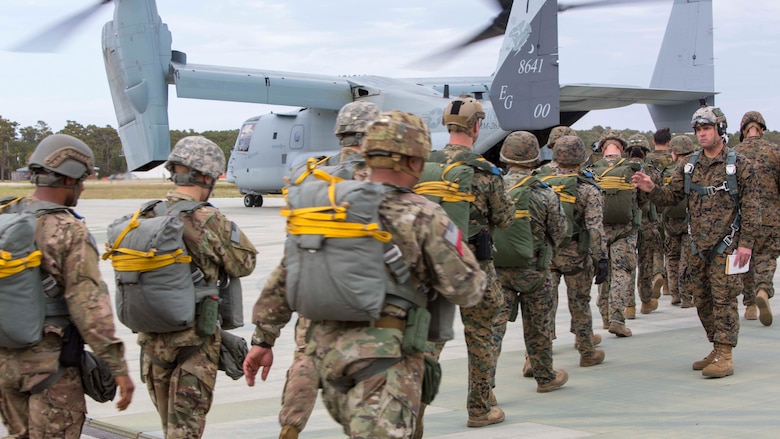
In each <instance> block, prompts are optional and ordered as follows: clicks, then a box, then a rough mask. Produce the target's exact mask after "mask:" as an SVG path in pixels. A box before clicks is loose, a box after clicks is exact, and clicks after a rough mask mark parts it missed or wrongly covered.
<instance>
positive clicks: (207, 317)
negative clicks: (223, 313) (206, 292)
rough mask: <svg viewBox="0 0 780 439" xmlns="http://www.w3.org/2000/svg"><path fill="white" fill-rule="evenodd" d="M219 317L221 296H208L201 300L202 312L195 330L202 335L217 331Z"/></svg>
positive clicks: (206, 335)
mask: <svg viewBox="0 0 780 439" xmlns="http://www.w3.org/2000/svg"><path fill="white" fill-rule="evenodd" d="M218 318H219V297H217V296H206V297H204V298H203V301H201V302H200V314H199V315H198V322H197V323H196V324H195V332H196V333H197V334H198V335H199V336H201V337H209V336H212V335H214V333H216V332H217V319H218Z"/></svg>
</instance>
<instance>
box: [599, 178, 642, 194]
mask: <svg viewBox="0 0 780 439" xmlns="http://www.w3.org/2000/svg"><path fill="white" fill-rule="evenodd" d="M598 183H599V186H601V188H602V189H617V190H619V191H622V190H632V189H634V188H635V187H636V185H635V184H634V183H626V181H625V180H624V179H623V177H618V176H614V177H613V176H606V177H600V178H599V180H598Z"/></svg>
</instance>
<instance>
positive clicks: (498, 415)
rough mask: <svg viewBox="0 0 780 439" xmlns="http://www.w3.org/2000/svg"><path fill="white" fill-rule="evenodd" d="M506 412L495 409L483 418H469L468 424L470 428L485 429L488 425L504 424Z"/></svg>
mask: <svg viewBox="0 0 780 439" xmlns="http://www.w3.org/2000/svg"><path fill="white" fill-rule="evenodd" d="M505 417H506V415H504V411H503V410H501V409H500V408H498V407H493V408H492V409H490V411H489V412H488V413H487V414H486V415H482V416H475V417H471V416H469V420H468V421H467V422H466V426H468V427H484V426H486V425H492V424H498V423H500V422H504V418H505Z"/></svg>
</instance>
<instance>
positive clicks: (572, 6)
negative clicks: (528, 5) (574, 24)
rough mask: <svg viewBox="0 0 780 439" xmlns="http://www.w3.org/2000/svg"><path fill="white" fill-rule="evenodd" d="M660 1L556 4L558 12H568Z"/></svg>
mask: <svg viewBox="0 0 780 439" xmlns="http://www.w3.org/2000/svg"><path fill="white" fill-rule="evenodd" d="M660 1H663V0H596V1H592V2H588V3H572V4H558V12H563V11H568V10H570V9H582V8H598V7H602V6H620V5H624V4H627V3H650V2H660ZM667 1H668V0H667Z"/></svg>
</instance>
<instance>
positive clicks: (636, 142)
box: [627, 134, 650, 152]
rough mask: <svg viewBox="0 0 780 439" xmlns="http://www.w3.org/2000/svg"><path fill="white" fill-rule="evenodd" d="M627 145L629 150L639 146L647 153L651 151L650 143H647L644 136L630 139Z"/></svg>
mask: <svg viewBox="0 0 780 439" xmlns="http://www.w3.org/2000/svg"><path fill="white" fill-rule="evenodd" d="M627 143H628V147H629V148H631V147H633V146H638V147H640V148H642V149H643V150H645V152H648V151H650V143H649V142H648V141H647V137H645V135H644V134H634V135H633V136H631V137H629V138H628V142H627Z"/></svg>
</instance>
